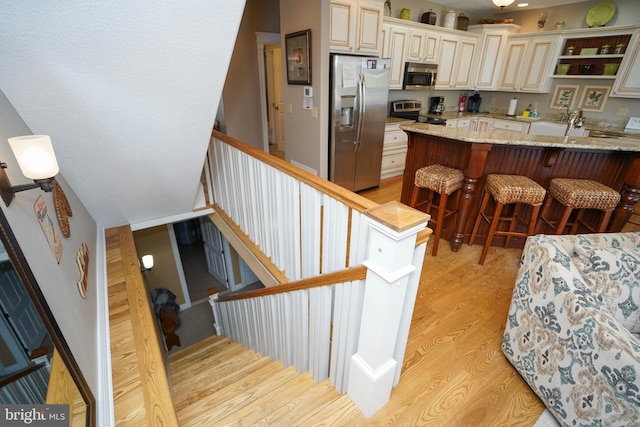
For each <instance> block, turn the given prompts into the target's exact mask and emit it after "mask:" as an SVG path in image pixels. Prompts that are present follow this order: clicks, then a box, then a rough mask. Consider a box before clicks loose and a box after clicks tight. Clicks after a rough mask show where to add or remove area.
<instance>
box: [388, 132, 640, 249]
mask: <svg viewBox="0 0 640 427" xmlns="http://www.w3.org/2000/svg"><path fill="white" fill-rule="evenodd" d="M400 128H401V129H403V130H404V131H405V132H407V134H408V135H409V141H408V150H407V158H406V164H405V169H404V177H403V182H402V195H401V202H402V203H405V204H409V201H410V194H411V188H412V186H413V180H414V176H415V173H416V171H417V170H418V169H419V168H421V167H424V166H427V165H431V164H436V163H439V164H442V165H445V166H449V167H453V168H457V169H460V170H462V171H463V172H464V176H465V180H464V184H463V187H462V195H461V198H460V204H459V207H458V215H457V218H456V219H455V221H454V222H455V223H454V222H450V223H449V224H445V228H444V230H443V233H442V237H443V238H445V239H447V240H449V242H450V243H451V248H452V250H453V251H457V250H458V249H459V248H460V246H461V245H462V243H463V242H464V241H468V239H469V235H470V234H471V230H472V228H473V223H474V221H475V218H476V216H477V214H478V210H479V208H480V200H481V198H482V191H483V188H484V182H485V177H486V176H487V175H488V174H492V173H500V174H514V175H525V176H528V177H529V178H531V179H533V180H534V181H536V182H537V183H539V184H540V185H542V186H543V187H545V188H548V187H549V182H550V181H551V179H552V178H584V179H592V180H594V181H598V182H601V183H603V184H605V185H608V186H610V187H611V188H614V189H616V190H617V191H619V192H620V194H621V199H620V203H619V204H618V207H617V208H616V210H615V212H614V214H613V216H612V219H611V222H610V223H609V227H608V229H607V231H609V232H617V231H620V230H621V229H622V227H623V226H624V225H625V224H626V222H627V220H628V219H629V217H630V216H631V213H632V212H633V209H634V205H635V204H636V203H637V202H638V200H639V199H640V139H635V138H621V139H603V138H568V139H565V138H564V137H558V136H541V135H519V134H518V135H516V134H499V133H490V132H474V131H468V130H461V129H455V128H446V127H444V126H434V125H427V124H422V123H415V124H411V125H403V126H400ZM528 214H529V213H528V212H524V215H525V217H527V216H528ZM595 214H596V213H593V215H592V216H593V217H595V216H596V215H595ZM585 218H587V216H585ZM587 220H589V218H587ZM483 227H484V229H483V228H481V229H480V231H479V233H478V241H479V242H480V243H482V242H483V241H484V238H485V236H486V232H487V228H488V227H486V225H483ZM538 232H545V233H550V230H538ZM524 241H525V240H524V239H512V243H511V246H513V247H523V246H524ZM494 244H496V245H499V244H504V241H501V240H500V238H496V239H494Z"/></svg>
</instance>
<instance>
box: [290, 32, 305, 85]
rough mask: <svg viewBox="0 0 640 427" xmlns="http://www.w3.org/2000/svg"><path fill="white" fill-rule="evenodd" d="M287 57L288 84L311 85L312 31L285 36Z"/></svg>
mask: <svg viewBox="0 0 640 427" xmlns="http://www.w3.org/2000/svg"><path fill="white" fill-rule="evenodd" d="M284 44H285V50H286V55H287V83H288V84H290V85H310V84H311V30H304V31H298V32H297V33H291V34H287V35H285V36H284Z"/></svg>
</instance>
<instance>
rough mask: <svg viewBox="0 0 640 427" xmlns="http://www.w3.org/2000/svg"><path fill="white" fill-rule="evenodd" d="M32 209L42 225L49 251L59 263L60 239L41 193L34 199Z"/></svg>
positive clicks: (60, 253) (60, 255)
mask: <svg viewBox="0 0 640 427" xmlns="http://www.w3.org/2000/svg"><path fill="white" fill-rule="evenodd" d="M33 211H34V212H35V214H36V218H38V222H39V223H40V227H42V231H43V232H44V236H45V237H46V238H47V242H48V243H49V247H50V248H51V252H53V255H54V256H55V257H56V262H57V263H58V264H60V259H61V258H62V240H61V239H60V234H58V229H57V228H56V227H55V226H54V225H53V221H52V220H51V215H49V210H48V209H47V204H46V203H45V202H44V199H43V198H42V195H40V196H38V198H37V199H36V203H35V204H34V205H33Z"/></svg>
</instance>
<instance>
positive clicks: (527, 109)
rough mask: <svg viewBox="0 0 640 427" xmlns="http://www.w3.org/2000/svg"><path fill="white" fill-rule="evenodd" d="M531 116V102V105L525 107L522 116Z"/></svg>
mask: <svg viewBox="0 0 640 427" xmlns="http://www.w3.org/2000/svg"><path fill="white" fill-rule="evenodd" d="M529 116H531V104H529V106H528V107H527V108H525V109H524V111H523V112H522V117H529Z"/></svg>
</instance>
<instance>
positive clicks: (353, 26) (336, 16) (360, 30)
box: [329, 0, 383, 56]
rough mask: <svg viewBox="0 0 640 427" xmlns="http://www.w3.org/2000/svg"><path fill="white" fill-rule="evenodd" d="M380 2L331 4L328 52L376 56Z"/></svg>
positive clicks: (340, 1)
mask: <svg viewBox="0 0 640 427" xmlns="http://www.w3.org/2000/svg"><path fill="white" fill-rule="evenodd" d="M382 8H383V2H382V1H366V0H357V1H356V0H332V1H331V3H330V13H329V18H330V21H329V51H331V52H336V53H350V54H355V55H374V56H380V52H381V48H382V15H383V14H382Z"/></svg>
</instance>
